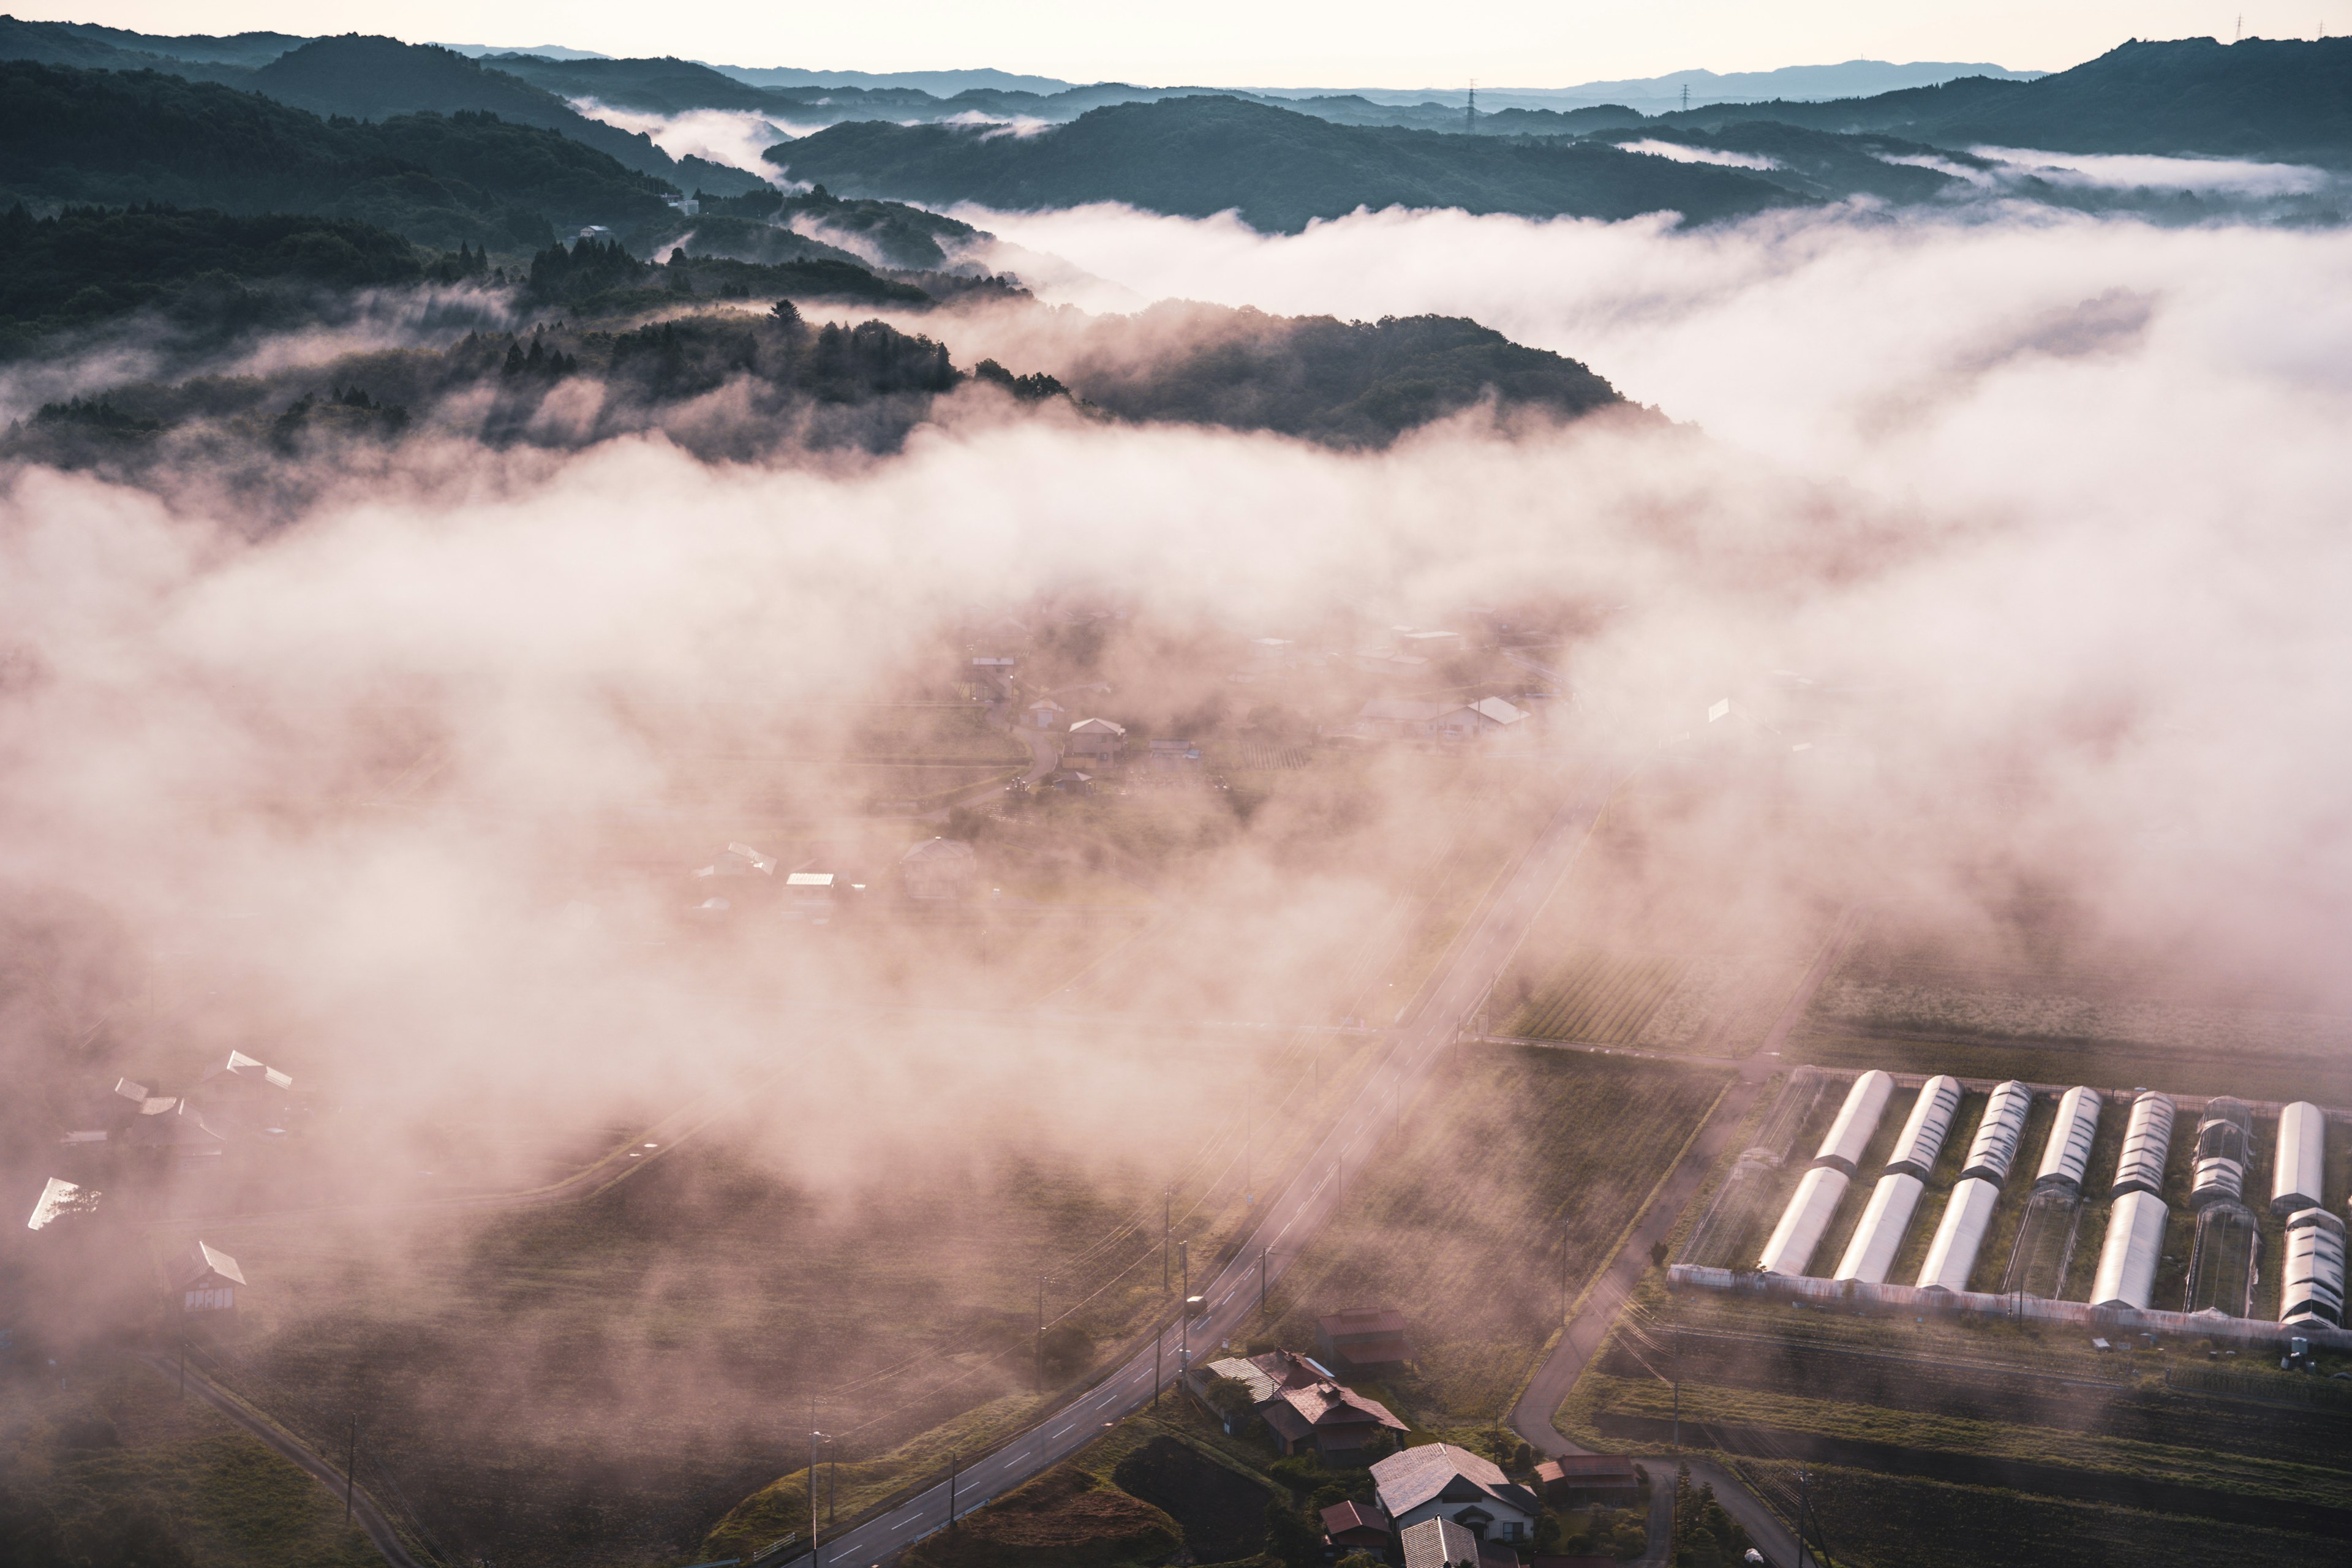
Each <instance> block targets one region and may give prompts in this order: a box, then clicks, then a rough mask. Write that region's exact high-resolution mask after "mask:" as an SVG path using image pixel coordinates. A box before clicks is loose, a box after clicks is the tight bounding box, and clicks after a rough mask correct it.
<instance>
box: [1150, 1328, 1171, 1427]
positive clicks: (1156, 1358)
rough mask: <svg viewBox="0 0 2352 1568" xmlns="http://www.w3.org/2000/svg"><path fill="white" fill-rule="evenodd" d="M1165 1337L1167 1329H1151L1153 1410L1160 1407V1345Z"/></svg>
mask: <svg viewBox="0 0 2352 1568" xmlns="http://www.w3.org/2000/svg"><path fill="white" fill-rule="evenodd" d="M1167 1337H1168V1331H1167V1330H1166V1329H1164V1328H1160V1329H1154V1330H1152V1331H1151V1408H1153V1409H1154V1410H1157V1409H1159V1408H1160V1342H1162V1341H1164V1340H1165V1339H1167Z"/></svg>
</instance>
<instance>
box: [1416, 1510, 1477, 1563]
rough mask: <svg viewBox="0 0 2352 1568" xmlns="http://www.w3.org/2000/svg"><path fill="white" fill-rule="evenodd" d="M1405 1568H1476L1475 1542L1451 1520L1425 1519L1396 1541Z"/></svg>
mask: <svg viewBox="0 0 2352 1568" xmlns="http://www.w3.org/2000/svg"><path fill="white" fill-rule="evenodd" d="M1399 1540H1400V1542H1402V1545H1403V1547H1404V1568H1463V1565H1464V1564H1465V1563H1468V1564H1471V1565H1472V1568H1476V1565H1477V1563H1478V1538H1477V1537H1476V1536H1475V1535H1473V1534H1471V1533H1470V1532H1469V1531H1467V1530H1465V1529H1464V1528H1463V1527H1462V1526H1460V1525H1458V1524H1456V1523H1454V1521H1452V1520H1450V1519H1427V1520H1423V1521H1421V1522H1420V1523H1419V1524H1416V1525H1413V1526H1412V1527H1410V1528H1409V1529H1407V1530H1405V1531H1403V1532H1402V1535H1401V1536H1400V1537H1399Z"/></svg>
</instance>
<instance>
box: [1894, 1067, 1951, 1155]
mask: <svg viewBox="0 0 2352 1568" xmlns="http://www.w3.org/2000/svg"><path fill="white" fill-rule="evenodd" d="M1959 1108H1960V1080H1959V1079H1956V1078H1952V1077H1949V1076H1948V1075H1946V1074H1942V1073H1938V1074H1937V1076H1935V1077H1934V1078H1931V1079H1928V1080H1927V1082H1926V1083H1924V1084H1922V1085H1920V1086H1919V1098H1918V1099H1917V1100H1915V1101H1913V1102H1912V1105H1911V1114H1910V1115H1909V1116H1908V1117H1906V1119H1905V1120H1904V1122H1903V1131H1901V1132H1900V1133H1898V1134H1897V1135H1896V1136H1895V1152H1893V1153H1891V1154H1889V1155H1888V1156H1887V1159H1886V1169H1887V1170H1888V1171H1890V1172H1894V1171H1901V1172H1904V1173H1907V1174H1910V1175H1914V1176H1916V1177H1918V1178H1919V1179H1920V1180H1921V1181H1926V1180H1927V1173H1928V1172H1930V1171H1932V1170H1934V1169H1935V1166H1936V1156H1937V1155H1938V1154H1940V1153H1942V1152H1943V1150H1944V1137H1945V1134H1947V1133H1948V1132H1949V1131H1951V1130H1952V1115H1953V1113H1954V1112H1955V1111H1957V1110H1959Z"/></svg>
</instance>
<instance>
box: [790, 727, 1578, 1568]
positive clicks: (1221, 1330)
mask: <svg viewBox="0 0 2352 1568" xmlns="http://www.w3.org/2000/svg"><path fill="white" fill-rule="evenodd" d="M1615 776H1616V775H1615V772H1614V770H1605V771H1604V770H1595V771H1594V773H1592V774H1591V779H1592V780H1593V781H1594V782H1591V783H1589V784H1585V785H1584V786H1582V787H1581V788H1580V790H1579V791H1578V793H1577V794H1576V795H1574V796H1573V797H1572V798H1571V799H1570V801H1569V802H1568V804H1567V805H1563V806H1561V807H1560V809H1559V811H1558V812H1557V813H1556V814H1555V815H1554V816H1553V817H1552V819H1551V821H1550V822H1549V823H1548V824H1547V825H1546V826H1545V827H1544V829H1543V831H1542V832H1541V833H1540V834H1539V835H1538V836H1537V838H1536V841H1535V842H1534V843H1533V844H1532V845H1530V846H1529V847H1528V849H1527V851H1526V852H1525V853H1524V854H1523V855H1522V856H1521V858H1520V859H1519V862H1518V864H1517V867H1516V868H1514V869H1513V871H1512V873H1511V876H1510V878H1509V879H1508V880H1507V881H1506V882H1505V883H1504V884H1503V886H1502V889H1501V891H1500V892H1499V893H1497V894H1496V897H1495V898H1494V900H1492V901H1491V902H1490V903H1489V904H1488V906H1487V908H1486V913H1485V914H1484V915H1483V916H1482V917H1481V918H1480V919H1479V921H1478V923H1477V924H1476V925H1475V927H1474V928H1473V929H1472V931H1471V932H1470V935H1469V936H1468V938H1467V939H1466V940H1465V941H1464V942H1462V943H1461V944H1460V946H1459V947H1458V948H1457V949H1456V950H1455V952H1454V955H1453V957H1452V958H1451V960H1450V961H1449V962H1448V963H1446V965H1445V966H1444V969H1443V970H1441V971H1440V973H1439V974H1438V975H1437V976H1436V977H1435V978H1433V980H1432V982H1431V983H1430V984H1428V985H1427V986H1426V987H1424V989H1423V997H1424V1000H1423V1004H1422V1005H1421V1007H1420V1008H1419V1010H1418V1011H1417V1012H1416V1013H1415V1014H1414V1015H1413V1017H1412V1021H1411V1022H1409V1023H1408V1024H1407V1025H1405V1026H1403V1027H1402V1028H1401V1029H1398V1030H1397V1031H1395V1033H1394V1035H1393V1037H1392V1044H1391V1047H1390V1051H1389V1056H1388V1059H1387V1060H1386V1061H1384V1062H1383V1063H1381V1066H1380V1067H1379V1068H1375V1069H1374V1070H1373V1072H1372V1073H1371V1074H1370V1076H1369V1077H1368V1078H1367V1079H1366V1080H1365V1081H1364V1083H1363V1085H1362V1087H1361V1088H1360V1089H1359V1090H1358V1091H1357V1094H1356V1097H1355V1099H1354V1100H1351V1101H1350V1102H1349V1105H1348V1106H1347V1107H1346V1109H1345V1110H1342V1111H1341V1112H1340V1113H1339V1118H1338V1120H1337V1121H1336V1122H1335V1123H1334V1124H1333V1126H1332V1129H1331V1131H1330V1132H1329V1134H1328V1136H1326V1137H1325V1139H1324V1141H1323V1142H1322V1143H1320V1144H1319V1145H1318V1147H1317V1148H1316V1151H1315V1152H1314V1153H1313V1154H1311V1155H1310V1156H1308V1158H1307V1161H1306V1162H1305V1163H1304V1164H1303V1165H1302V1166H1301V1167H1300V1169H1299V1173H1298V1174H1297V1176H1296V1177H1294V1178H1293V1179H1292V1181H1291V1183H1290V1184H1289V1186H1288V1187H1287V1188H1286V1190H1285V1191H1283V1192H1282V1193H1281V1194H1278V1195H1276V1197H1274V1198H1273V1199H1272V1200H1271V1201H1270V1202H1269V1203H1268V1204H1267V1205H1266V1210H1265V1217H1264V1218H1263V1219H1261V1220H1260V1221H1259V1222H1258V1226H1257V1229H1256V1230H1255V1232H1253V1233H1252V1234H1251V1236H1250V1237H1249V1238H1248V1240H1247V1241H1246V1242H1245V1243H1244V1245H1243V1246H1242V1247H1241V1248H1240V1249H1239V1250H1238V1251H1237V1252H1236V1253H1235V1255H1234V1258H1233V1260H1232V1261H1231V1262H1229V1263H1228V1264H1227V1265H1226V1266H1225V1267H1224V1268H1223V1269H1222V1270H1221V1271H1220V1272H1219V1273H1218V1274H1217V1276H1216V1277H1215V1278H1214V1279H1212V1280H1210V1281H1209V1283H1208V1284H1207V1285H1206V1286H1205V1287H1203V1288H1202V1289H1201V1290H1200V1292H1199V1293H1200V1294H1201V1295H1202V1297H1203V1298H1204V1299H1205V1301H1206V1308H1205V1311H1204V1315H1203V1316H1202V1319H1201V1320H1199V1321H1196V1322H1194V1323H1192V1325H1190V1326H1189V1328H1183V1329H1179V1328H1171V1329H1170V1330H1169V1331H1167V1332H1166V1333H1165V1334H1164V1335H1163V1336H1162V1341H1163V1343H1164V1345H1165V1352H1164V1357H1163V1359H1162V1361H1161V1363H1160V1365H1161V1370H1162V1373H1163V1375H1164V1376H1165V1377H1166V1378H1167V1379H1168V1380H1169V1381H1173V1379H1174V1378H1175V1376H1176V1374H1177V1372H1178V1370H1179V1367H1180V1365H1181V1363H1182V1361H1183V1360H1184V1355H1185V1352H1186V1350H1187V1348H1188V1347H1192V1348H1197V1349H1198V1350H1200V1351H1202V1352H1213V1350H1214V1347H1215V1346H1216V1345H1217V1343H1218V1342H1220V1341H1221V1340H1224V1339H1226V1338H1229V1337H1231V1336H1234V1334H1236V1333H1237V1332H1238V1331H1240V1329H1241V1328H1242V1326H1243V1324H1244V1322H1245V1321H1247V1320H1248V1318H1249V1316H1250V1315H1251V1314H1252V1313H1253V1312H1255V1310H1257V1303H1258V1290H1259V1280H1260V1278H1261V1269H1262V1270H1263V1278H1264V1279H1265V1282H1266V1284H1267V1285H1268V1286H1271V1285H1272V1283H1273V1282H1274V1281H1275V1280H1277V1279H1281V1278H1282V1275H1283V1272H1284V1270H1285V1269H1286V1268H1288V1267H1289V1265H1290V1263H1291V1262H1292V1261H1293V1260H1294V1259H1295V1258H1297V1256H1298V1254H1299V1252H1300V1251H1301V1250H1302V1249H1303V1248H1304V1247H1306V1246H1307V1242H1308V1241H1309V1240H1310V1239H1312V1237H1314V1235H1315V1232H1316V1230H1317V1228H1318V1227H1319V1226H1321V1225H1322V1223H1323V1222H1324V1221H1325V1220H1326V1219H1328V1218H1329V1217H1330V1215H1331V1214H1332V1213H1333V1212H1334V1210H1336V1209H1337V1208H1338V1206H1339V1204H1340V1203H1341V1202H1342V1201H1343V1194H1344V1192H1345V1190H1346V1187H1347V1185H1348V1183H1349V1181H1350V1180H1351V1179H1352V1177H1351V1176H1350V1174H1349V1173H1352V1172H1354V1171H1357V1170H1360V1169H1361V1168H1362V1167H1363V1165H1364V1164H1365V1163H1366V1162H1367V1161H1368V1160H1370V1158H1371V1156H1372V1154H1373V1153H1374V1152H1375V1151H1376V1150H1378V1148H1379V1147H1380V1144H1381V1141H1382V1140H1383V1139H1384V1138H1385V1137H1386V1136H1387V1135H1388V1133H1389V1132H1390V1131H1391V1130H1392V1129H1393V1127H1394V1125H1395V1123H1396V1121H1398V1120H1399V1119H1400V1118H1401V1116H1402V1107H1403V1106H1406V1105H1410V1104H1411V1103H1412V1100H1413V1099H1414V1097H1415V1096H1416V1095H1417V1094H1418V1092H1419V1090H1420V1089H1421V1086H1422V1084H1423V1082H1424V1081H1425V1080H1426V1079H1428V1077H1429V1075H1430V1074H1431V1072H1432V1071H1433V1069H1434V1068H1436V1067H1437V1066H1438V1065H1439V1064H1440V1063H1442V1062H1443V1061H1444V1058H1445V1056H1446V1052H1447V1050H1448V1048H1449V1047H1451V1046H1452V1045H1453V1044H1454V1035H1455V1027H1456V1026H1457V1024H1458V1023H1459V1022H1460V1020H1461V1019H1462V1017H1463V1016H1464V1015H1465V1014H1466V1013H1468V1012H1469V1010H1470V1009H1471V1008H1472V1006H1474V1005H1475V1004H1476V1003H1477V1002H1478V1000H1479V999H1480V997H1481V996H1483V995H1484V994H1486V988H1487V987H1488V986H1490V985H1492V984H1494V982H1495V980H1496V977H1497V976H1498V975H1499V974H1500V973H1502V971H1503V969H1504V967H1505V966H1506V965H1507V964H1508V963H1510V961H1511V958H1512V956H1513V955H1514V954H1515V953H1516V952H1517V951H1518V946H1519V942H1520V939H1521V938H1522V937H1524V936H1525V935H1526V934H1527V930H1528V925H1529V924H1530V923H1531V922H1532V921H1534V919H1535V917H1536V913H1537V911H1538V910H1540V909H1542V908H1543V904H1544V900H1546V899H1548V898H1549V897H1550V895H1551V891H1552V889H1553V888H1554V887H1556V886H1557V885H1558V884H1559V879H1560V877H1561V875H1562V874H1563V873H1564V872H1566V871H1567V869H1568V868H1569V867H1570V865H1571V864H1573V863H1574V861H1575V859H1576V857H1577V855H1578V853H1579V852H1580V850H1581V849H1582V848H1583V847H1584V842H1585V839H1586V837H1587V836H1588V835H1589V834H1590V833H1591V828H1592V825H1593V823H1594V821H1595V820H1596V819H1597V818H1598V817H1599V816H1600V813H1601V806H1602V805H1603V804H1604V803H1605V802H1606V800H1607V798H1608V796H1609V794H1610V793H1611V789H1612V785H1613V782H1614V779H1615ZM1261 1254H1263V1255H1264V1261H1263V1263H1262V1264H1261V1261H1260V1258H1261ZM1153 1366H1154V1357H1153V1354H1152V1352H1150V1350H1145V1351H1143V1352H1140V1353H1139V1354H1138V1355H1136V1356H1135V1357H1134V1358H1133V1359H1131V1360H1129V1362H1128V1363H1126V1364H1125V1365H1123V1366H1121V1367H1120V1368H1118V1370H1117V1371H1116V1372H1114V1373H1111V1374H1110V1375H1109V1376H1108V1377H1107V1378H1105V1379H1104V1380H1103V1381H1102V1382H1100V1383H1098V1384H1095V1386H1094V1387H1092V1388H1090V1389H1088V1390H1087V1392H1086V1393H1085V1394H1081V1395H1080V1396H1079V1397H1078V1398H1076V1400H1074V1401H1072V1402H1071V1403H1070V1404H1069V1405H1066V1406H1065V1407H1063V1408H1062V1409H1061V1410H1058V1411H1056V1412H1055V1413H1054V1414H1053V1415H1049V1416H1047V1417H1046V1418H1045V1420H1044V1421H1042V1422H1040V1423H1039V1424H1038V1425H1036V1426H1033V1427H1031V1428H1030V1429H1029V1430H1028V1431H1026V1432H1024V1433H1023V1434H1022V1435H1021V1436H1018V1437H1015V1438H1013V1440H1012V1441H1011V1442H1009V1443H1007V1444H1006V1445H1005V1446H1004V1447H1001V1448H998V1449H996V1450H995V1451H994V1452H992V1453H990V1454H988V1455H987V1456H985V1457H983V1458H977V1459H974V1460H972V1461H971V1463H970V1464H969V1465H966V1466H964V1467H963V1468H962V1469H961V1473H960V1474H959V1475H958V1477H957V1480H956V1512H957V1513H958V1514H959V1515H961V1514H963V1513H967V1512H970V1511H971V1510H972V1509H974V1508H977V1507H979V1506H980V1505H981V1504H982V1503H983V1502H986V1501H987V1500H990V1499H992V1498H994V1497H998V1496H1001V1495H1002V1494H1003V1493H1004V1492H1007V1491H1009V1490H1011V1489H1013V1488H1014V1487H1016V1486H1019V1485H1020V1484H1021V1483H1022V1482H1023V1481H1025V1480H1027V1479H1030V1478H1031V1477H1032V1476H1034V1475H1036V1474H1037V1473H1038V1472H1039V1471H1041V1470H1044V1469H1045V1468H1047V1467H1049V1466H1052V1465H1055V1464H1057V1463H1059V1462H1060V1461H1061V1460H1063V1459H1065V1458H1068V1457H1069V1456H1070V1455H1072V1454H1074V1453H1076V1451H1077V1450H1078V1449H1079V1448H1080V1447H1084V1446H1085V1445H1086V1444H1087V1443H1088V1442H1091V1441H1092V1440H1093V1439H1094V1438H1096V1437H1098V1436H1101V1435H1102V1433H1103V1431H1104V1429H1105V1428H1107V1427H1109V1426H1114V1425H1116V1424H1117V1423H1118V1420H1119V1419H1120V1418H1121V1417H1122V1416H1125V1415H1128V1414H1129V1413H1130V1412H1132V1411H1134V1410H1135V1409H1137V1408H1138V1407H1139V1406H1140V1405H1143V1404H1145V1403H1146V1402H1147V1401H1148V1400H1150V1397H1151V1393H1152V1375H1153ZM947 1521H948V1489H947V1487H946V1485H945V1484H944V1483H942V1484H940V1485H938V1486H935V1487H932V1488H931V1489H929V1490H928V1491H925V1492H923V1493H921V1494H920V1495H919V1496H917V1497H915V1498H912V1499H909V1500H908V1501H906V1502H904V1503H902V1504H900V1505H899V1506H898V1508H896V1509H893V1510H890V1511H889V1512H888V1513H886V1514H884V1515H882V1516H880V1517H879V1518H877V1519H873V1520H869V1521H866V1523H864V1524H862V1525H859V1526H857V1527H856V1528H855V1529H853V1530H851V1531H848V1532H847V1533H845V1535H844V1536H843V1537H842V1538H841V1539H840V1540H838V1541H825V1542H820V1543H819V1547H818V1550H817V1553H816V1556H815V1559H814V1561H815V1563H827V1564H829V1563H839V1564H845V1565H847V1564H856V1565H864V1564H872V1563H879V1562H880V1561H881V1560H882V1559H883V1558H884V1557H885V1556H887V1555H888V1554H889V1553H891V1552H897V1551H898V1550H900V1549H901V1548H904V1547H906V1546H908V1545H910V1544H912V1543H913V1542H917V1541H919V1540H920V1539H922V1538H923V1537H924V1536H926V1535H929V1534H930V1533H931V1532H932V1531H936V1530H939V1529H940V1528H941V1527H942V1526H944V1525H945V1524H946V1523H947ZM800 1560H801V1561H803V1562H808V1561H810V1558H809V1554H808V1553H807V1552H803V1553H801V1554H800Z"/></svg>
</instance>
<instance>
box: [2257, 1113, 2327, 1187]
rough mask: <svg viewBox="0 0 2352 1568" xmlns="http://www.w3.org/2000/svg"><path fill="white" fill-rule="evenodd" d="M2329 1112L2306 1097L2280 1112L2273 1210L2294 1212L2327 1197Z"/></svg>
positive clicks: (2273, 1166) (2273, 1182)
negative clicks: (2327, 1113)
mask: <svg viewBox="0 0 2352 1568" xmlns="http://www.w3.org/2000/svg"><path fill="white" fill-rule="evenodd" d="M2326 1176H2327V1116H2326V1112H2324V1111H2322V1110H2320V1109H2319V1107H2317V1106H2315V1105H2314V1104H2312V1103H2311V1101H2309V1100H2296V1101H2295V1102H2294V1104H2292V1105H2290V1106H2288V1107H2286V1108H2285V1109H2284V1110H2281V1111H2280V1112H2279V1126H2278V1159H2277V1160H2276V1162H2275V1163H2273V1165H2272V1167H2271V1212H2272V1213H2273V1214H2282V1215H2291V1214H2294V1213H2297V1212H2298V1211H2300V1210H2303V1209H2315V1208H2318V1207H2320V1206H2321V1205H2323V1204H2324V1203H2325V1201H2326Z"/></svg>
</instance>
